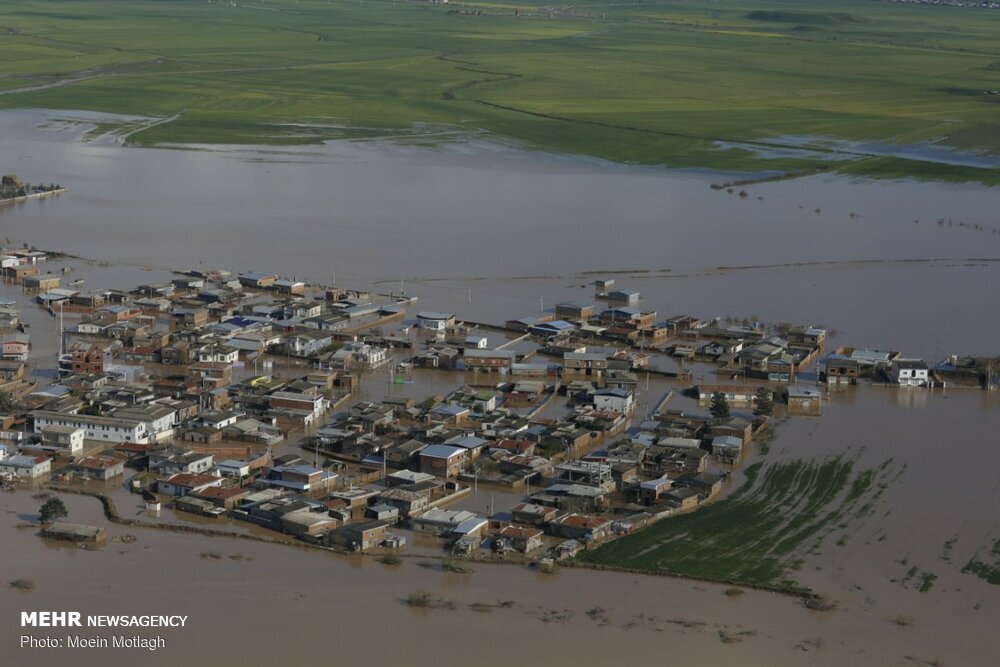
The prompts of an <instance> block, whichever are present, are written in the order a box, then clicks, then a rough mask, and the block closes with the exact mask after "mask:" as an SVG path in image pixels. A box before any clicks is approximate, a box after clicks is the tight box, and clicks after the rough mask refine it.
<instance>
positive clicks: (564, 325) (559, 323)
mask: <svg viewBox="0 0 1000 667" xmlns="http://www.w3.org/2000/svg"><path fill="white" fill-rule="evenodd" d="M575 328H576V325H575V324H572V323H570V322H567V321H566V320H553V321H552V322H542V323H540V324H536V325H534V326H533V327H532V329H554V330H556V331H566V330H568V329H575Z"/></svg>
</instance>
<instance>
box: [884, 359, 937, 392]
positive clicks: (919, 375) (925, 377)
mask: <svg viewBox="0 0 1000 667" xmlns="http://www.w3.org/2000/svg"><path fill="white" fill-rule="evenodd" d="M892 381H893V382H895V383H896V384H898V385H902V386H904V387H928V386H930V383H931V378H930V370H929V369H928V368H927V364H926V363H925V362H924V361H922V360H920V359H897V360H896V361H894V362H893V363H892Z"/></svg>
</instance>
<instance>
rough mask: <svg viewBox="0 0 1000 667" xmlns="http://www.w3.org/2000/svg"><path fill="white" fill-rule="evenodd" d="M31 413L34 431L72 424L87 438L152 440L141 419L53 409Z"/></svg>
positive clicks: (71, 425) (133, 440) (133, 441)
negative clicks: (54, 410) (71, 412)
mask: <svg viewBox="0 0 1000 667" xmlns="http://www.w3.org/2000/svg"><path fill="white" fill-rule="evenodd" d="M30 414H31V417H32V419H33V421H34V427H33V432H34V433H39V434H41V433H44V430H45V429H46V428H48V427H49V426H70V427H73V428H78V429H83V437H84V439H86V440H101V441H104V442H115V443H122V442H132V443H136V444H140V445H144V444H147V443H149V442H150V441H151V437H150V433H149V429H148V427H147V424H146V422H144V421H142V420H139V419H128V418H119V417H113V416H111V417H96V416H93V415H74V414H69V413H65V412H53V411H51V410H34V411H33V412H31V413H30Z"/></svg>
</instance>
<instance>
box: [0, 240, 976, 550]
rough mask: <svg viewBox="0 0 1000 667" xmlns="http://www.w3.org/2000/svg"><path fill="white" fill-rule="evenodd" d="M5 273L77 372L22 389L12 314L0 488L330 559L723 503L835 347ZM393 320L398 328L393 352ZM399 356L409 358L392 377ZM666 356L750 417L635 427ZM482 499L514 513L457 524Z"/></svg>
mask: <svg viewBox="0 0 1000 667" xmlns="http://www.w3.org/2000/svg"><path fill="white" fill-rule="evenodd" d="M3 257H4V275H5V276H7V275H8V274H7V269H8V268H10V269H12V270H13V269H25V270H26V269H28V268H29V267H34V268H35V272H34V273H33V274H30V275H29V273H28V272H27V271H25V272H22V273H20V274H17V276H16V279H17V280H19V281H20V282H21V283H22V284H23V285H24V286H25V288H26V289H30V290H32V291H33V292H34V293H36V294H37V297H36V298H37V299H38V300H39V303H40V304H41V305H42V306H43V307H45V308H47V309H49V311H50V313H53V314H55V313H60V314H61V315H62V316H66V315H69V316H70V318H71V323H70V324H69V325H68V326H67V327H66V330H65V335H64V336H63V340H62V341H61V343H60V349H61V356H60V358H59V377H58V378H57V379H56V380H55V381H54V382H52V383H50V384H47V385H46V386H44V387H41V388H39V387H38V386H36V385H34V384H33V383H31V382H30V381H29V379H28V378H27V377H26V376H25V364H26V363H27V360H28V356H29V351H30V347H29V341H28V339H27V336H26V335H25V334H24V327H23V326H22V323H21V322H20V318H19V313H18V312H17V311H16V310H15V309H13V307H12V306H9V305H8V306H4V307H0V331H2V332H3V334H4V343H3V358H2V359H0V373H2V374H0V382H2V383H4V384H2V385H0V391H4V387H8V388H9V389H8V390H6V391H7V393H8V394H9V395H10V396H11V397H12V398H14V399H16V401H17V404H18V406H19V407H20V412H21V414H20V415H14V414H9V415H4V414H0V477H3V478H6V479H8V480H10V479H28V480H31V479H34V480H51V479H55V480H57V481H59V482H60V483H66V484H70V483H112V484H117V485H119V486H125V487H127V488H128V489H129V490H131V491H135V492H139V493H142V494H143V495H144V496H145V497H146V500H147V501H148V502H149V503H150V505H151V506H153V505H157V504H159V503H163V502H166V503H168V504H169V506H171V507H173V508H176V509H177V510H180V511H185V512H190V513H195V514H199V515H202V516H205V517H217V518H222V517H228V518H231V519H234V520H237V521H246V522H250V523H254V524H257V525H260V526H263V527H265V528H268V529H271V530H274V531H279V532H281V533H285V534H288V535H290V536H293V537H295V538H297V539H301V540H305V541H308V542H311V543H314V544H318V545H323V546H327V547H333V548H339V549H347V550H368V549H374V548H398V547H400V546H402V545H403V544H404V543H405V542H406V534H407V531H409V532H412V533H418V532H419V533H427V534H430V535H433V536H436V537H438V538H440V540H441V541H442V544H443V545H445V546H446V547H447V548H448V549H450V550H451V551H453V552H454V553H457V554H462V555H474V554H476V553H478V552H482V551H484V550H485V551H492V552H495V553H499V554H506V553H508V552H521V553H524V554H528V555H529V556H530V557H535V556H538V555H542V554H549V555H554V556H555V557H559V558H561V557H566V556H571V555H573V554H574V553H576V552H577V551H579V550H580V549H585V548H588V547H590V546H592V545H594V544H599V543H601V542H603V541H605V540H607V539H612V538H614V537H615V536H616V535H621V534H625V533H628V532H630V531H632V530H634V529H636V528H637V527H640V526H642V525H645V524H646V523H648V522H650V521H655V520H657V519H660V518H662V517H666V516H671V515H673V514H675V513H678V512H685V511H690V510H692V509H694V508H695V507H697V506H698V505H699V504H700V503H702V502H705V501H707V500H709V499H711V498H713V497H714V496H716V495H717V494H718V493H719V492H720V490H721V487H722V484H723V481H724V479H725V477H726V475H727V474H728V472H729V471H730V470H731V469H732V466H735V465H739V464H740V463H741V461H742V460H743V459H744V458H745V456H746V455H747V453H748V451H749V448H750V443H751V442H752V439H753V438H754V436H755V434H756V433H757V432H758V431H760V430H761V429H763V428H766V427H767V424H768V419H767V417H766V415H763V414H756V415H753V414H750V412H751V411H754V412H755V410H754V408H756V407H757V404H758V402H759V400H760V398H759V395H758V393H757V390H758V389H759V388H760V387H769V388H771V390H772V391H773V388H774V387H781V390H780V391H779V392H776V393H775V395H781V396H782V397H783V399H784V401H783V402H785V403H786V404H787V410H788V413H789V414H793V415H794V414H800V415H818V414H819V413H820V408H821V404H822V394H821V392H820V390H819V389H818V388H817V387H816V386H815V385H814V386H812V387H809V386H802V385H798V384H796V383H795V380H796V376H797V374H798V372H799V369H800V368H801V367H802V366H803V365H805V364H808V363H810V362H812V361H813V360H815V359H817V358H818V355H819V354H820V351H821V349H822V347H823V345H824V342H825V339H826V332H825V331H824V330H823V329H820V328H817V327H812V326H802V327H793V326H788V327H781V328H780V329H779V330H776V331H771V332H768V331H765V330H764V328H762V327H760V326H759V325H756V324H749V323H748V324H736V325H722V324H720V322H718V321H717V320H712V321H705V322H702V321H701V320H698V319H697V318H694V317H692V316H687V315H684V316H678V317H672V318H669V319H667V320H665V321H659V320H657V317H656V313H655V312H654V311H652V310H650V309H648V308H645V307H643V300H642V297H641V295H640V294H639V293H638V292H635V291H632V290H627V289H616V288H615V287H614V284H613V281H610V280H601V281H597V284H596V290H595V295H594V299H595V301H602V302H605V305H606V307H604V308H597V307H596V306H594V305H592V304H590V303H587V302H570V303H561V304H558V305H557V306H556V307H555V310H554V312H553V313H551V314H546V315H542V316H537V317H527V318H521V319H517V320H510V321H508V322H506V323H504V324H503V325H501V326H496V327H493V329H495V330H499V331H501V332H502V334H503V340H502V341H500V342H494V344H491V340H490V338H491V336H490V335H488V334H484V333H483V331H484V330H488V329H489V327H488V326H486V325H477V324H474V323H465V322H462V321H460V320H459V319H458V318H457V317H456V316H455V315H454V314H452V313H447V312H439V311H429V310H427V311H420V312H418V313H416V316H415V318H414V320H413V321H412V325H410V324H406V323H404V322H401V320H403V319H404V318H405V311H404V307H403V303H402V302H401V301H399V300H394V299H389V300H388V302H384V303H382V302H379V299H378V298H377V296H373V295H372V294H370V293H367V292H364V291H359V290H347V289H342V288H332V287H315V286H309V285H306V284H305V283H303V282H300V281H296V280H291V279H283V278H280V277H279V276H278V275H276V274H271V273H264V272H247V273H241V274H235V275H234V274H230V273H229V272H226V271H193V272H186V273H183V274H179V275H178V277H176V278H175V279H173V280H171V281H169V282H163V283H151V284H146V285H140V286H137V287H136V288H135V289H131V290H122V291H118V290H103V291H90V292H84V291H74V290H72V289H62V288H61V287H60V286H59V278H58V277H57V276H51V274H45V276H43V277H47V279H46V280H45V281H44V282H43V281H40V280H35V281H30V283H29V281H28V279H29V278H38V277H39V274H38V272H37V266H38V264H39V263H40V262H42V261H44V259H45V257H44V255H41V256H40V254H39V253H36V252H34V251H4V254H3ZM11 279H12V280H13V279H15V276H14V274H11ZM53 280H54V282H53ZM382 301H386V300H385V299H382ZM391 322H397V323H398V325H397V328H396V329H395V330H394V331H391V332H390V333H387V334H386V333H383V331H382V326H383V325H385V324H388V323H391ZM421 339H423V345H421V344H420V340H421ZM521 341H527V343H528V344H527V345H523V346H519V345H518V343H519V342H521ZM400 348H402V349H404V350H409V351H406V352H404V353H403V354H402V358H405V359H406V361H405V362H402V363H399V364H397V363H396V362H395V359H394V354H395V353H396V350H397V349H400ZM412 348H417V349H412ZM657 353H661V354H662V353H666V354H673V355H675V356H678V357H683V358H685V359H691V360H693V361H700V362H709V363H713V364H716V365H717V366H718V370H719V374H720V375H721V376H723V377H725V376H728V377H729V381H730V383H729V384H724V383H721V382H720V383H702V384H699V385H697V386H696V387H694V388H693V390H694V392H695V393H696V394H697V397H698V400H699V404H700V405H701V406H703V407H708V406H709V405H710V404H711V403H712V402H713V400H715V399H717V397H719V396H720V395H721V396H722V397H723V398H724V399H725V400H726V403H727V405H728V406H731V407H732V408H733V410H734V412H733V414H729V413H728V410H727V411H726V414H720V415H717V416H714V417H713V416H708V415H707V414H692V413H687V412H683V411H678V410H668V409H665V403H666V400H664V402H663V403H661V404H660V405H657V406H655V407H652V408H651V409H649V410H642V409H640V406H639V405H638V404H637V394H638V393H639V390H640V387H639V377H640V375H641V374H646V373H649V372H656V371H654V370H653V369H650V368H649V361H650V356H651V355H652V354H657ZM276 366H277V367H278V368H279V369H281V372H280V373H277V372H275V367H276ZM820 367H821V371H820V379H821V380H823V381H825V382H827V383H830V384H839V383H854V382H857V381H859V380H861V379H872V380H882V381H886V382H896V383H898V384H900V385H906V386H927V385H929V384H932V383H933V382H934V381H935V380H934V377H935V372H936V371H940V372H939V373H938V375H937V377H938V378H941V377H948V378H949V381H951V382H955V383H957V382H960V381H968V382H972V381H973V378H977V379H981V378H982V377H983V375H984V374H985V377H986V378H987V382H989V381H990V378H992V377H993V366H992V362H991V361H989V360H970V359H957V358H954V359H950V360H948V362H947V364H946V365H942V366H939V367H938V369H934V370H931V369H928V368H927V365H926V364H923V362H920V361H918V360H912V359H903V358H901V357H900V356H899V354H898V353H894V352H879V351H876V350H861V349H853V348H839V349H837V350H836V351H835V352H833V353H831V354H829V355H827V356H826V357H824V358H823V359H822V361H821V362H820ZM418 368H422V369H429V370H428V371H419V372H420V373H425V372H430V373H433V372H435V371H438V370H439V371H447V372H449V373H450V374H451V375H450V376H449V377H450V378H451V379H452V380H457V381H459V382H460V386H459V387H458V388H456V389H454V390H452V391H450V392H448V393H445V394H443V395H435V396H428V397H426V398H425V399H424V400H422V401H417V400H416V399H414V398H411V397H409V396H408V395H403V396H400V395H390V396H385V397H383V398H382V399H381V400H375V399H372V398H371V396H370V395H369V396H366V397H365V398H366V399H367V400H362V401H360V402H359V399H358V398H352V397H355V396H356V395H357V391H358V390H359V389H360V383H361V378H362V377H363V376H365V375H368V376H370V377H372V378H374V377H375V373H376V372H377V373H378V377H379V378H381V377H382V373H383V370H385V371H388V372H386V373H385V378H387V379H388V381H389V382H390V383H396V382H401V383H406V382H409V381H410V380H408V379H407V378H408V377H409V373H410V369H418ZM251 369H252V370H251ZM8 370H9V374H7V373H8ZM258 371H260V372H258ZM414 372H418V371H414ZM674 376H675V377H681V378H683V377H684V374H683V373H680V374H677V373H675V374H674ZM736 378H754V379H757V380H760V381H762V382H758V383H752V382H742V381H741V382H738V383H737V382H733V380H734V379H736ZM383 381H384V380H382V379H378V380H375V379H372V380H371V381H370V382H371V384H372V385H375V384H378V383H381V382H383ZM366 388H367V387H366ZM390 393H392V392H390ZM403 393H404V394H410V393H412V392H403ZM741 410H742V411H741ZM11 412H13V411H11ZM480 485H487V487H488V488H494V489H502V490H503V491H504V492H505V493H507V494H517V495H518V497H519V500H520V502H518V503H517V504H515V505H514V506H513V507H512V508H510V507H505V508H501V509H500V510H499V511H494V510H493V509H491V511H490V512H488V513H480V512H474V511H470V510H464V509H453V508H452V506H453V505H455V504H457V503H456V501H458V500H460V499H461V498H463V497H465V496H468V495H469V494H470V493H475V492H477V491H478V489H479V486H480Z"/></svg>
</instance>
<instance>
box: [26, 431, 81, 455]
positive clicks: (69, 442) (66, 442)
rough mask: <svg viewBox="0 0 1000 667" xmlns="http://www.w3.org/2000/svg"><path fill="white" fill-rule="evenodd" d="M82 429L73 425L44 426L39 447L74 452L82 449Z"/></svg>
mask: <svg viewBox="0 0 1000 667" xmlns="http://www.w3.org/2000/svg"><path fill="white" fill-rule="evenodd" d="M84 435H85V433H84V430H83V429H82V428H78V427H75V426H46V427H45V428H43V429H42V442H41V443H40V444H39V445H37V447H38V448H39V449H45V450H49V451H53V452H64V453H67V454H76V453H77V452H79V451H80V450H82V449H83V440H84Z"/></svg>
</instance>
